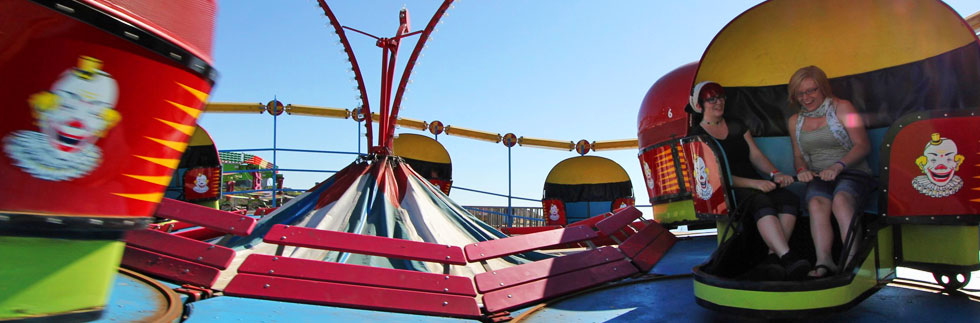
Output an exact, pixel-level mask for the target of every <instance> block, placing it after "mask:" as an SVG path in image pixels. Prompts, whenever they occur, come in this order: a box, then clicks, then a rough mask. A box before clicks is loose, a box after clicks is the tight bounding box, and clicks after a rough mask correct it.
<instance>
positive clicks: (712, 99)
mask: <svg viewBox="0 0 980 323" xmlns="http://www.w3.org/2000/svg"><path fill="white" fill-rule="evenodd" d="M719 101H725V96H724V95H718V96H713V97H710V98H704V102H707V103H711V104H715V103H718V102H719Z"/></svg>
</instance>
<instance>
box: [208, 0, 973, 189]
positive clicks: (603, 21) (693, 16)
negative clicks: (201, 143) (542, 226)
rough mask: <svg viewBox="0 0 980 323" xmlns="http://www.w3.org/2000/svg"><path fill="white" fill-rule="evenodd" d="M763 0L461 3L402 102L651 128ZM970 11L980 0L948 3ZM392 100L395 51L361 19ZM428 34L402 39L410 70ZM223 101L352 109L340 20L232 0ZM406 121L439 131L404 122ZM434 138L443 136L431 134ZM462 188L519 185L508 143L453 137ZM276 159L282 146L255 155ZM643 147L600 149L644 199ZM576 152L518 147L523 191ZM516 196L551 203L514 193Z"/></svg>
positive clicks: (394, 21)
mask: <svg viewBox="0 0 980 323" xmlns="http://www.w3.org/2000/svg"><path fill="white" fill-rule="evenodd" d="M757 3H758V1H735V0H732V1H522V2H518V1H474V0H461V1H457V2H456V3H455V5H454V8H452V9H450V10H449V12H448V15H447V16H445V17H444V18H443V19H442V20H443V23H442V24H440V25H439V27H438V28H437V32H436V33H434V34H433V37H432V38H431V39H430V40H429V41H428V42H427V48H426V49H425V50H424V51H423V52H422V53H423V56H422V57H421V58H420V59H419V62H418V64H417V65H416V67H415V73H414V75H413V76H412V78H411V80H412V82H411V83H410V84H409V85H408V90H407V93H406V95H405V99H404V101H403V104H402V110H401V112H400V115H401V116H403V117H406V118H412V119H420V120H426V121H433V120H439V121H442V123H443V124H446V125H456V126H460V127H464V128H470V129H479V130H484V131H492V132H499V133H501V134H505V133H508V132H513V133H515V134H517V135H518V136H527V137H535V138H548V139H558V140H570V141H578V140H579V139H587V140H589V141H594V140H613V139H626V138H635V137H636V130H637V128H636V117H637V112H638V110H639V106H640V102H641V100H642V99H643V96H644V95H645V94H646V91H647V90H648V89H649V87H650V85H652V84H653V83H654V82H655V81H656V80H657V79H659V78H660V77H661V76H662V75H663V74H665V73H667V72H669V71H671V70H673V69H674V68H676V67H678V66H681V65H683V64H686V63H689V62H693V61H696V60H698V59H699V58H700V56H701V53H702V52H703V51H704V48H705V47H706V46H707V45H708V43H709V42H710V41H711V39H712V38H713V37H714V35H715V34H716V33H717V32H718V31H720V30H721V29H722V28H723V27H724V26H725V24H727V23H728V22H729V21H730V20H731V19H733V18H734V17H736V16H737V15H738V14H740V13H742V12H743V11H745V10H746V9H748V8H751V7H752V6H754V5H756V4H757ZM947 3H949V4H950V6H951V7H953V9H955V10H956V11H957V12H958V13H959V14H961V15H963V16H968V15H970V14H972V13H974V12H977V11H980V1H976V0H963V1H949V2H947ZM329 4H330V8H331V9H332V10H333V12H334V13H335V14H336V16H337V18H338V19H339V20H340V22H341V24H343V25H345V26H350V27H353V28H357V29H359V30H362V31H365V32H368V33H371V34H374V35H376V36H379V37H390V36H392V35H393V34H394V32H395V30H396V28H397V27H398V10H399V9H401V8H402V7H405V8H408V10H409V13H410V15H411V18H412V30H413V31H414V30H420V29H422V28H424V27H425V24H426V23H428V20H429V18H431V16H432V14H433V12H434V11H435V9H436V8H437V7H438V6H439V4H440V2H438V1H406V0H403V1H330V2H329ZM347 35H348V38H349V39H350V40H351V45H352V46H353V48H354V52H355V54H356V55H357V59H358V62H359V64H360V66H361V71H362V73H363V75H364V77H365V82H366V84H367V87H368V96H369V100H370V102H371V105H372V110H373V111H377V109H376V107H377V103H378V100H379V92H378V88H379V84H380V60H381V50H380V48H378V47H376V46H375V45H374V40H373V39H371V38H368V37H366V36H362V35H359V34H356V33H352V32H348V33H347ZM416 39H417V37H410V38H408V40H407V41H405V42H403V43H402V47H401V55H399V60H398V63H399V64H398V68H397V70H396V71H397V73H398V74H396V79H398V78H399V77H400V73H401V71H402V70H403V68H404V67H403V66H404V63H405V61H406V60H407V59H408V57H409V54H410V53H411V50H412V49H413V48H414V46H415V40H416ZM214 57H215V62H214V65H215V67H216V68H217V69H218V71H219V73H220V77H219V79H218V82H217V84H216V86H215V88H214V90H213V91H212V93H211V97H210V100H211V101H212V102H267V101H269V100H271V99H273V98H274V97H275V98H277V99H279V100H280V101H282V102H283V103H286V104H289V103H292V104H303V105H313V106H323V107H337V108H347V109H352V108H354V107H356V106H357V102H358V101H357V100H356V96H357V91H356V84H355V82H354V81H353V73H351V72H349V70H348V68H349V65H348V63H347V61H346V55H344V53H343V52H342V46H341V45H340V44H339V42H338V39H337V37H336V36H335V35H334V33H333V29H332V28H331V27H330V26H329V21H328V19H327V18H326V17H325V16H324V15H323V13H322V10H320V9H319V8H318V7H317V5H316V1H312V0H301V1H266V0H235V1H223V2H220V3H219V11H218V16H217V30H216V33H215V44H214ZM200 124H201V125H202V126H203V127H204V128H205V129H207V130H208V131H209V132H210V133H211V136H212V137H213V138H214V140H215V142H216V143H217V146H218V149H239V148H268V147H272V143H273V120H272V117H271V116H269V115H268V114H263V115H239V114H207V113H206V114H204V115H203V116H202V118H201V120H200ZM277 130H278V131H277V132H276V136H277V142H278V147H280V148H295V149H314V150H331V151H357V147H358V140H359V139H360V140H361V142H362V149H363V147H364V145H365V144H363V142H364V138H363V137H360V138H359V137H358V136H357V123H356V122H354V121H352V120H350V119H348V120H341V119H328V118H314V117H302V116H289V115H283V116H281V117H280V118H278V129H277ZM396 133H416V134H427V135H429V134H428V132H425V133H423V132H419V131H415V130H412V129H405V128H399V129H396ZM430 136H431V135H430ZM439 141H440V142H441V143H442V144H443V145H444V146H446V148H447V150H448V151H449V153H450V155H451V158H452V160H453V178H454V181H455V183H454V184H455V185H456V186H462V187H467V188H473V189H479V190H486V191H492V192H497V193H501V194H506V193H507V185H508V182H507V148H506V147H504V146H503V145H502V144H494V143H490V142H484V141H476V140H471V139H465V138H461V137H453V136H447V135H440V136H439ZM256 154H257V155H259V156H261V157H263V158H265V159H267V160H270V161H271V160H272V153H271V152H261V153H256ZM636 154H637V151H636V150H620V151H606V152H598V153H595V152H592V153H590V155H596V156H602V157H606V158H610V159H612V160H614V161H616V162H617V163H619V164H620V165H621V166H623V168H625V169H626V170H627V172H628V173H629V175H630V178H631V180H632V182H633V185H634V194H635V196H636V198H637V203H638V204H649V203H648V200H649V197H648V196H647V193H646V190H645V188H644V185H643V175H642V173H641V171H640V167H639V163H638V161H637V157H636ZM576 155H577V154H576V153H575V152H574V151H571V152H569V151H560V150H547V149H540V148H530V147H520V146H515V147H514V148H513V149H512V167H513V194H514V195H515V196H521V197H528V198H534V199H539V198H540V197H541V190H542V187H543V185H544V180H545V177H546V176H547V174H548V172H549V171H550V170H551V168H552V167H553V166H554V165H555V164H557V163H558V162H560V161H562V160H564V159H566V158H570V157H574V156H576ZM352 161H353V157H352V156H351V155H319V154H300V153H288V152H279V153H278V154H277V162H278V164H279V166H280V167H283V168H303V169H325V170H339V169H341V168H343V167H344V166H346V165H348V164H349V163H350V162H352ZM284 174H285V185H286V186H288V187H292V188H303V189H305V188H309V187H310V186H312V185H313V184H314V183H315V182H318V181H322V180H323V179H325V178H327V177H328V176H329V175H328V174H324V173H297V172H285V173H284ZM451 197H452V198H453V199H454V200H456V201H457V202H459V203H460V204H463V205H506V204H507V200H506V198H499V197H492V196H486V195H482V194H477V193H470V192H465V191H461V190H454V191H453V192H452V194H451ZM514 205H523V206H540V204H539V203H535V202H525V201H517V200H515V201H514Z"/></svg>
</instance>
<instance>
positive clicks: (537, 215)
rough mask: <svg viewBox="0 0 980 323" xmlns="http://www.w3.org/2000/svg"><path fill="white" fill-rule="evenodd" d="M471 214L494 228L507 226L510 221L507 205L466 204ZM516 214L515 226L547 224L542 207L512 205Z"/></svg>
mask: <svg viewBox="0 0 980 323" xmlns="http://www.w3.org/2000/svg"><path fill="white" fill-rule="evenodd" d="M464 208H466V210H467V211H470V214H473V216H475V217H477V218H478V219H480V220H481V221H483V222H486V223H487V224H489V225H491V226H493V227H494V228H500V227H506V226H508V225H507V221H508V219H507V218H508V217H509V216H508V215H507V207H506V206H464ZM511 210H513V212H514V215H513V216H512V217H513V225H511V226H513V227H536V226H542V225H545V221H544V212H543V211H542V209H541V208H540V207H511Z"/></svg>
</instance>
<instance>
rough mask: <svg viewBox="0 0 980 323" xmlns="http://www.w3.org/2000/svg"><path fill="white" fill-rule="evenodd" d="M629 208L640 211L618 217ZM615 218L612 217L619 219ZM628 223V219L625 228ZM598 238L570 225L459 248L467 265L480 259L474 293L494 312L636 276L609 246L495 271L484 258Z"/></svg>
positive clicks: (634, 268)
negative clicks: (476, 292) (476, 291)
mask: <svg viewBox="0 0 980 323" xmlns="http://www.w3.org/2000/svg"><path fill="white" fill-rule="evenodd" d="M630 210H632V211H636V212H639V211H638V210H636V209H635V208H629V209H623V210H620V211H619V213H623V214H626V213H630V212H632V211H630ZM624 212H626V213H624ZM619 213H617V215H618V214H619ZM617 215H613V216H612V217H610V218H617ZM623 216H624V215H620V216H619V217H623ZM626 224H629V221H627V222H626V223H625V224H623V226H625V225H626ZM598 236H599V234H598V232H596V231H595V230H593V229H592V228H591V227H589V226H570V227H567V228H564V229H555V230H549V231H543V232H538V233H533V234H526V235H521V236H516V237H510V238H504V239H498V240H490V241H484V242H480V243H474V244H470V245H467V246H466V247H464V248H463V250H464V252H465V253H466V258H467V259H468V260H469V261H470V262H476V261H479V262H481V263H482V264H483V265H484V267H485V268H487V272H485V273H481V274H477V275H476V276H474V277H473V280H474V282H475V283H476V287H477V290H479V291H480V292H482V293H484V294H483V305H484V307H485V308H486V311H487V312H489V313H496V312H501V311H505V310H510V309H514V308H518V307H521V306H524V305H527V304H531V303H535V302H538V301H541V300H544V299H547V298H551V297H555V296H559V295H562V294H567V293H571V292H574V291H578V290H582V289H586V288H589V287H593V286H596V285H599V284H602V283H606V282H610V281H613V280H618V279H622V278H625V277H628V276H630V275H633V274H636V273H637V272H638V271H637V268H636V267H634V266H633V265H631V264H630V261H629V260H628V259H626V258H625V257H624V256H623V254H622V253H621V252H619V251H617V250H616V249H615V248H612V247H602V248H596V249H590V250H587V251H583V252H580V253H575V254H571V255H566V256H561V257H555V258H551V259H546V260H541V261H536V262H532V263H527V264H522V265H518V266H513V267H508V268H502V269H497V270H494V269H492V268H488V267H489V266H487V263H486V260H487V259H492V258H497V257H503V256H509V255H513V254H518V253H523V252H527V251H531V250H538V249H546V248H549V247H552V246H555V245H562V244H570V243H576V242H581V241H588V240H591V239H594V238H596V237H598Z"/></svg>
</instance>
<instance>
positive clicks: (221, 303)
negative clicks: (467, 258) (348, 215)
mask: <svg viewBox="0 0 980 323" xmlns="http://www.w3.org/2000/svg"><path fill="white" fill-rule="evenodd" d="M392 301H393V302H397V301H398V300H392ZM189 305H190V311H191V315H190V317H189V318H188V319H187V320H186V321H184V322H185V323H204V322H290V323H293V322H385V323H400V322H413V323H422V322H461V321H465V320H460V319H453V318H443V317H436V316H425V315H413V314H401V313H391V312H378V311H368V310H359V309H351V308H340V307H330V306H320V305H310V304H300V303H288V302H277V301H270V300H261V299H252V298H241V297H230V296H221V297H215V298H209V299H205V300H202V301H198V302H193V303H190V304H189ZM473 322H476V321H473Z"/></svg>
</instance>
